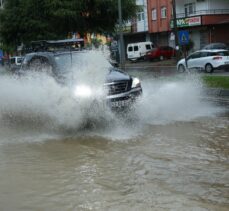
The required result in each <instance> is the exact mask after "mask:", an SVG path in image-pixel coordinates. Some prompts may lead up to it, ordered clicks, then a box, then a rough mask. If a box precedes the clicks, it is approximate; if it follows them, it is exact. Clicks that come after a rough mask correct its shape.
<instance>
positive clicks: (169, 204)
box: [0, 61, 229, 211]
mask: <svg viewBox="0 0 229 211" xmlns="http://www.w3.org/2000/svg"><path fill="white" fill-rule="evenodd" d="M99 62H101V61H99ZM89 68H91V67H89ZM98 74H99V73H98ZM101 74H104V73H101ZM140 77H141V75H140ZM100 78H102V75H101V77H100ZM142 86H143V90H144V93H143V97H142V99H141V100H140V101H139V102H138V103H137V106H136V109H135V110H134V111H133V112H132V113H130V114H129V115H124V116H123V115H121V116H122V117H120V116H119V117H117V116H116V115H114V114H113V113H111V112H110V111H109V109H108V110H106V111H104V110H103V109H102V110H97V113H93V112H92V113H88V109H87V108H88V106H89V105H90V102H88V101H83V102H82V101H76V100H74V99H73V98H72V97H71V92H70V91H69V89H68V88H67V87H62V86H60V85H59V84H57V83H56V82H55V80H53V79H52V78H50V77H48V76H42V75H39V76H37V75H36V77H34V76H31V77H27V78H25V79H20V80H18V79H17V78H12V77H9V76H7V75H5V76H2V77H1V78H0V99H1V102H0V210H12V211H13V210H23V211H24V210H182V211H183V210H201V211H202V210H228V203H229V201H228V192H229V187H228V178H229V171H228V155H229V147H228V136H229V118H228V110H227V108H221V107H217V106H215V105H214V104H211V103H209V102H204V101H203V100H201V99H202V97H203V95H204V94H203V93H202V85H201V82H200V80H199V79H198V78H195V77H194V78H187V79H184V80H179V81H176V82H174V81H170V80H159V79H155V78H149V77H142ZM85 108H86V109H85ZM85 115H86V117H87V118H85ZM85 119H86V120H87V121H91V120H93V121H92V122H93V124H91V125H90V126H88V124H87V122H85V121H86V120H85Z"/></svg>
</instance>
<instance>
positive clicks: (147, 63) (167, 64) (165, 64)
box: [125, 59, 177, 68]
mask: <svg viewBox="0 0 229 211" xmlns="http://www.w3.org/2000/svg"><path fill="white" fill-rule="evenodd" d="M176 63H177V62H176V60H175V59H166V60H163V61H157V60H155V61H144V60H140V61H136V62H131V61H126V62H125V67H126V68H131V67H134V68H142V67H166V68H168V67H170V68H176Z"/></svg>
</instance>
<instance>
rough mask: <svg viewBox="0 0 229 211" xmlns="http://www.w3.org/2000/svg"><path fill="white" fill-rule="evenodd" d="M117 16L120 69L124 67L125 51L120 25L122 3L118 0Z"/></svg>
mask: <svg viewBox="0 0 229 211" xmlns="http://www.w3.org/2000/svg"><path fill="white" fill-rule="evenodd" d="M118 18H119V62H120V67H121V69H122V68H124V61H125V52H124V40H123V31H122V30H123V29H122V28H123V27H122V3H121V0H118Z"/></svg>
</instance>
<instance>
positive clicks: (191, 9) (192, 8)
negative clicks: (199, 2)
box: [184, 3, 196, 16]
mask: <svg viewBox="0 0 229 211" xmlns="http://www.w3.org/2000/svg"><path fill="white" fill-rule="evenodd" d="M184 11H185V16H188V15H192V14H195V12H196V4H195V3H190V4H185V5H184Z"/></svg>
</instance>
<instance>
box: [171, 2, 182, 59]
mask: <svg viewBox="0 0 229 211" xmlns="http://www.w3.org/2000/svg"><path fill="white" fill-rule="evenodd" d="M172 7H173V30H174V36H175V47H176V59H177V60H179V55H178V52H179V50H180V49H179V42H178V30H177V15H176V0H172ZM177 48H178V49H177Z"/></svg>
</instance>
